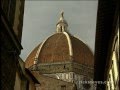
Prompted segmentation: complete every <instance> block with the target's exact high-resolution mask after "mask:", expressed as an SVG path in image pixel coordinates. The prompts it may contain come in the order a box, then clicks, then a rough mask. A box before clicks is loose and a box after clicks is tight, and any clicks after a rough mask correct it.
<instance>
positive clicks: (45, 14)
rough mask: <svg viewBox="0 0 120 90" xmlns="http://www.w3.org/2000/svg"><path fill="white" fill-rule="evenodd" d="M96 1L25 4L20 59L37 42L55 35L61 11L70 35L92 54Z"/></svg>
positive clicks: (28, 2)
mask: <svg viewBox="0 0 120 90" xmlns="http://www.w3.org/2000/svg"><path fill="white" fill-rule="evenodd" d="M97 5H98V1H97V0H93V1H92V0H80V1H37V0H36V1H31V0H26V1H25V10H24V22H23V32H22V46H23V50H22V51H21V55H20V56H21V58H22V59H23V60H25V59H26V58H27V56H28V55H29V54H30V52H31V51H32V50H33V49H34V47H36V46H37V45H38V44H39V43H40V42H42V41H43V40H45V39H46V38H47V37H49V36H50V35H52V34H53V33H55V31H56V23H57V22H58V19H59V17H60V12H61V11H62V10H63V11H64V17H65V19H66V21H67V22H68V30H69V32H70V33H71V34H72V35H74V36H76V37H78V38H79V39H81V40H82V41H84V42H85V43H86V44H87V45H88V46H89V47H90V48H91V50H92V52H94V44H95V29H96V16H97Z"/></svg>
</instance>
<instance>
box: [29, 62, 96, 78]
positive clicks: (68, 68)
mask: <svg viewBox="0 0 120 90" xmlns="http://www.w3.org/2000/svg"><path fill="white" fill-rule="evenodd" d="M30 69H31V70H37V71H39V72H41V73H43V74H51V73H66V72H75V73H77V74H80V75H84V76H89V77H90V78H93V72H94V71H93V70H94V69H93V68H91V67H88V66H85V65H82V64H78V63H75V62H57V63H42V64H38V65H37V66H36V68H34V67H33V66H32V67H31V68H30Z"/></svg>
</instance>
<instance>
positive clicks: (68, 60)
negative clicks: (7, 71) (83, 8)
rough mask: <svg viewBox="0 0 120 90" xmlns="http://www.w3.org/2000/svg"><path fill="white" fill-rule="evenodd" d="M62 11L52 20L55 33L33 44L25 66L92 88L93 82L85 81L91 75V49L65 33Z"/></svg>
mask: <svg viewBox="0 0 120 90" xmlns="http://www.w3.org/2000/svg"><path fill="white" fill-rule="evenodd" d="M63 14H64V13H63V12H62V13H61V15H60V19H59V21H58V23H57V24H56V33H54V34H53V35H51V36H49V37H48V38H47V39H45V40H44V41H43V42H41V43H40V44H39V45H38V46H36V47H35V48H34V50H33V51H32V52H31V53H30V54H29V55H28V57H27V59H26V61H25V67H26V68H28V69H29V70H30V71H31V72H39V73H40V74H41V75H43V76H47V77H51V78H55V79H57V80H62V81H65V82H70V83H74V84H75V85H76V88H77V90H95V88H94V85H93V83H89V81H93V75H94V56H93V53H92V52H91V50H90V48H89V47H88V46H87V45H86V44H85V43H84V42H83V41H81V40H80V39H78V38H76V37H74V36H73V35H72V34H71V33H69V31H68V29H67V28H68V23H67V21H66V20H65V19H64V16H63ZM61 90H62V89H61ZM64 90H67V89H64Z"/></svg>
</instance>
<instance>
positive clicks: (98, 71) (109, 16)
mask: <svg viewBox="0 0 120 90" xmlns="http://www.w3.org/2000/svg"><path fill="white" fill-rule="evenodd" d="M119 27H120V24H119V0H109V1H103V0H99V2H98V13H97V25H96V40H95V64H94V66H95V67H94V69H95V73H94V80H95V81H102V83H101V84H97V90H119V88H120V85H119V71H120V69H119V64H120V58H119V47H120V46H119ZM104 82H105V84H104Z"/></svg>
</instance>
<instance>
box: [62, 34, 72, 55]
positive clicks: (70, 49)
mask: <svg viewBox="0 0 120 90" xmlns="http://www.w3.org/2000/svg"><path fill="white" fill-rule="evenodd" d="M63 33H64V34H65V36H66V38H67V40H68V46H69V54H70V56H73V49H72V44H71V39H70V37H69V35H68V33H66V32H63Z"/></svg>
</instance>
